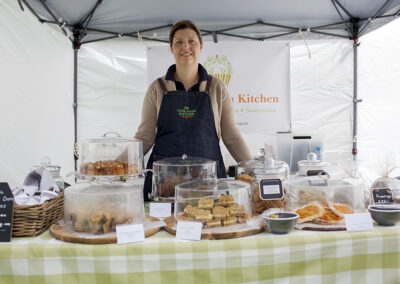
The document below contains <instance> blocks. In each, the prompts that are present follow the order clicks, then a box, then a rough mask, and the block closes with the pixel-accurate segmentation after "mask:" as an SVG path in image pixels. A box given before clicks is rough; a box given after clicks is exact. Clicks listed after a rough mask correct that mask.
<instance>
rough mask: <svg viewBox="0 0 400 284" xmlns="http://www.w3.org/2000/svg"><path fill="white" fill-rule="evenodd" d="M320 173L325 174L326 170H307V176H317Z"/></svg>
mask: <svg viewBox="0 0 400 284" xmlns="http://www.w3.org/2000/svg"><path fill="white" fill-rule="evenodd" d="M320 173H321V176H326V172H324V170H309V171H307V176H308V177H312V176H317V175H319V174H320Z"/></svg>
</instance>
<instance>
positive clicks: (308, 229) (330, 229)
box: [295, 226, 346, 232]
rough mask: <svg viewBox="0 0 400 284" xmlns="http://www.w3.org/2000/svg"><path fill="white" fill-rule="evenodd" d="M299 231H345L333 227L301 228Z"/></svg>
mask: <svg viewBox="0 0 400 284" xmlns="http://www.w3.org/2000/svg"><path fill="white" fill-rule="evenodd" d="M295 228H296V227H295ZM296 229H299V228H296ZM299 230H306V231H320V232H328V231H346V228H343V227H333V226H332V227H324V228H314V227H303V228H301V229H299Z"/></svg>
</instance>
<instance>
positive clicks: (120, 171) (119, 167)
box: [80, 160, 138, 175]
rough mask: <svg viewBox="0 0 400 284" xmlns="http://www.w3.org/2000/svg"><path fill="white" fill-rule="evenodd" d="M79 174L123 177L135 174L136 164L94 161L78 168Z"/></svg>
mask: <svg viewBox="0 0 400 284" xmlns="http://www.w3.org/2000/svg"><path fill="white" fill-rule="evenodd" d="M80 171H81V174H84V175H124V174H137V173H138V165H137V163H128V162H122V161H118V160H114V161H111V160H109V161H96V162H88V163H84V164H82V165H81V166H80Z"/></svg>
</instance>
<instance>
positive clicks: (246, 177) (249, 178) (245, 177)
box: [236, 174, 254, 183]
mask: <svg viewBox="0 0 400 284" xmlns="http://www.w3.org/2000/svg"><path fill="white" fill-rule="evenodd" d="M236 179H238V180H241V181H245V182H248V183H251V182H252V181H253V179H254V177H252V176H249V175H246V174H241V175H238V176H237V178H236Z"/></svg>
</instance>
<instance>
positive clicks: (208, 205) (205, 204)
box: [199, 197, 214, 209]
mask: <svg viewBox="0 0 400 284" xmlns="http://www.w3.org/2000/svg"><path fill="white" fill-rule="evenodd" d="M213 206H214V199H212V198H211V197H210V198H204V199H200V200H199V208H200V209H212V208H213Z"/></svg>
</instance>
